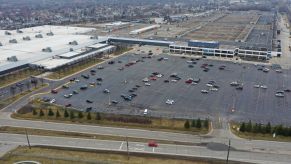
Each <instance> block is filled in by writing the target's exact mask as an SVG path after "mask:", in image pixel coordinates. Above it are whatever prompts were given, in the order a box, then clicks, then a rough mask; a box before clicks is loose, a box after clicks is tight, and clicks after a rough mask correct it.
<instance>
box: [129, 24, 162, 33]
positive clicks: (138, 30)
mask: <svg viewBox="0 0 291 164" xmlns="http://www.w3.org/2000/svg"><path fill="white" fill-rule="evenodd" d="M160 27H161V26H160V25H151V26H148V27H144V28H140V29H136V30H133V31H130V32H129V34H130V35H138V34H141V33H144V32H147V31H151V30H154V29H158V28H160Z"/></svg>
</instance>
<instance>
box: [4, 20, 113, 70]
mask: <svg viewBox="0 0 291 164" xmlns="http://www.w3.org/2000/svg"><path fill="white" fill-rule="evenodd" d="M92 30H94V29H93V28H80V27H66V26H38V27H32V28H25V29H20V30H13V31H4V30H0V42H1V44H2V46H0V75H3V74H5V73H10V72H12V71H15V70H18V69H21V68H25V67H28V66H30V65H37V63H44V61H47V60H50V62H51V63H58V62H57V59H59V58H61V57H60V56H61V55H62V54H66V53H71V54H72V53H77V54H78V55H77V56H75V57H72V58H71V59H65V58H63V59H62V64H55V66H56V67H57V66H60V65H63V64H65V63H66V62H67V63H71V62H73V61H74V60H80V59H82V57H86V52H90V48H88V47H92V46H94V45H98V44H99V43H101V42H105V41H107V37H94V36H89V35H83V33H86V32H90V31H92ZM28 38H29V39H28ZM11 40H15V42H11ZM111 48H112V47H111ZM91 49H94V48H91ZM95 50H99V49H96V48H95ZM104 51H106V52H107V50H106V49H104ZM79 52H81V53H79ZM53 59H54V60H53ZM48 68H51V69H53V67H51V66H49V67H48Z"/></svg>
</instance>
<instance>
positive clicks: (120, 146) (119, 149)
mask: <svg viewBox="0 0 291 164" xmlns="http://www.w3.org/2000/svg"><path fill="white" fill-rule="evenodd" d="M123 144H124V142H121V145H120V147H119V150H121V149H122V147H123Z"/></svg>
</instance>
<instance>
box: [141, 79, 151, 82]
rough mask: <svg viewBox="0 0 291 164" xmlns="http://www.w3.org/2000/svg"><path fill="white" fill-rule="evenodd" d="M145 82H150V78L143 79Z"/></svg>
mask: <svg viewBox="0 0 291 164" xmlns="http://www.w3.org/2000/svg"><path fill="white" fill-rule="evenodd" d="M142 81H143V82H149V81H150V80H149V79H148V78H144V79H142Z"/></svg>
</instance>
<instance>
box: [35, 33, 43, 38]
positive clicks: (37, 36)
mask: <svg viewBox="0 0 291 164" xmlns="http://www.w3.org/2000/svg"><path fill="white" fill-rule="evenodd" d="M35 37H36V38H43V36H42V35H41V34H37V35H35Z"/></svg>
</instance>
